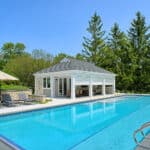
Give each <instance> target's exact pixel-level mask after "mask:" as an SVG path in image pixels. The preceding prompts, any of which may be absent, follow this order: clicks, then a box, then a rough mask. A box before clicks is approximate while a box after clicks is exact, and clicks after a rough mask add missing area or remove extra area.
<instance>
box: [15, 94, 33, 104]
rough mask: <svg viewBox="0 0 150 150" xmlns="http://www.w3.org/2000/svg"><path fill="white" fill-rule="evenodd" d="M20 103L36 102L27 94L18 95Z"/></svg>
mask: <svg viewBox="0 0 150 150" xmlns="http://www.w3.org/2000/svg"><path fill="white" fill-rule="evenodd" d="M18 97H19V101H23V102H24V103H31V102H33V101H35V100H34V99H31V98H29V97H28V96H27V95H26V94H25V93H19V94H18Z"/></svg>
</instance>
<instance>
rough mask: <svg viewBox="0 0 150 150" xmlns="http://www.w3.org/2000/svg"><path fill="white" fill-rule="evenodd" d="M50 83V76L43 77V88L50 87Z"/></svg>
mask: <svg viewBox="0 0 150 150" xmlns="http://www.w3.org/2000/svg"><path fill="white" fill-rule="evenodd" d="M50 87H51V83H50V78H49V77H48V78H43V88H50Z"/></svg>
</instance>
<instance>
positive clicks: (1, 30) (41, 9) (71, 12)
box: [0, 0, 150, 55]
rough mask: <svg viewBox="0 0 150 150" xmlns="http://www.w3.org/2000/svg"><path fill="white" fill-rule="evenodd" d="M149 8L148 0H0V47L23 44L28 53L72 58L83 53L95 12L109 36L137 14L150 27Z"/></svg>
mask: <svg viewBox="0 0 150 150" xmlns="http://www.w3.org/2000/svg"><path fill="white" fill-rule="evenodd" d="M149 6H150V1H149V0H0V20H1V21H0V47H1V46H2V44H3V43H5V42H14V43H16V42H22V43H24V44H25V45H26V51H27V52H31V51H32V50H33V49H43V50H45V51H46V52H47V53H51V54H53V55H56V54H58V53H60V52H63V53H67V54H69V55H75V54H76V53H79V52H81V51H82V42H83V36H85V35H87V31H86V28H87V27H88V21H89V20H90V18H91V16H92V15H93V14H94V12H97V13H98V14H99V15H100V16H101V19H102V21H103V29H104V30H105V31H106V33H107V34H108V32H109V31H110V28H111V27H112V25H113V24H114V22H117V23H118V24H119V25H120V28H121V29H122V30H123V31H125V32H126V31H127V30H128V28H129V27H130V23H131V21H132V19H133V18H135V13H136V12H137V11H141V13H142V14H143V15H144V16H145V17H146V21H147V23H148V24H150V8H149Z"/></svg>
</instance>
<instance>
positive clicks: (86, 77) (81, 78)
mask: <svg viewBox="0 0 150 150" xmlns="http://www.w3.org/2000/svg"><path fill="white" fill-rule="evenodd" d="M104 79H105V84H106V85H113V84H114V80H115V76H112V75H101V74H95V73H90V72H89V73H80V74H76V75H75V81H76V82H75V84H76V85H81V84H85V85H89V84H93V85H102V84H103V80H104Z"/></svg>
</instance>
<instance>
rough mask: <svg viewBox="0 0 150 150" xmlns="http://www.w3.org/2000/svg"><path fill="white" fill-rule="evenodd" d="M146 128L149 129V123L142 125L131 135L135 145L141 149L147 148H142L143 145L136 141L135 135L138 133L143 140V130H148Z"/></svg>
mask: <svg viewBox="0 0 150 150" xmlns="http://www.w3.org/2000/svg"><path fill="white" fill-rule="evenodd" d="M148 127H150V122H146V123H144V124H143V125H142V126H141V127H140V128H139V129H137V130H135V131H134V133H133V138H134V141H135V143H136V144H137V145H139V146H141V147H145V148H147V147H146V146H144V145H142V144H141V143H140V142H139V141H138V140H137V138H136V135H137V133H139V132H140V133H141V135H142V136H143V139H144V138H145V136H146V135H145V134H144V132H143V129H145V128H148Z"/></svg>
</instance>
